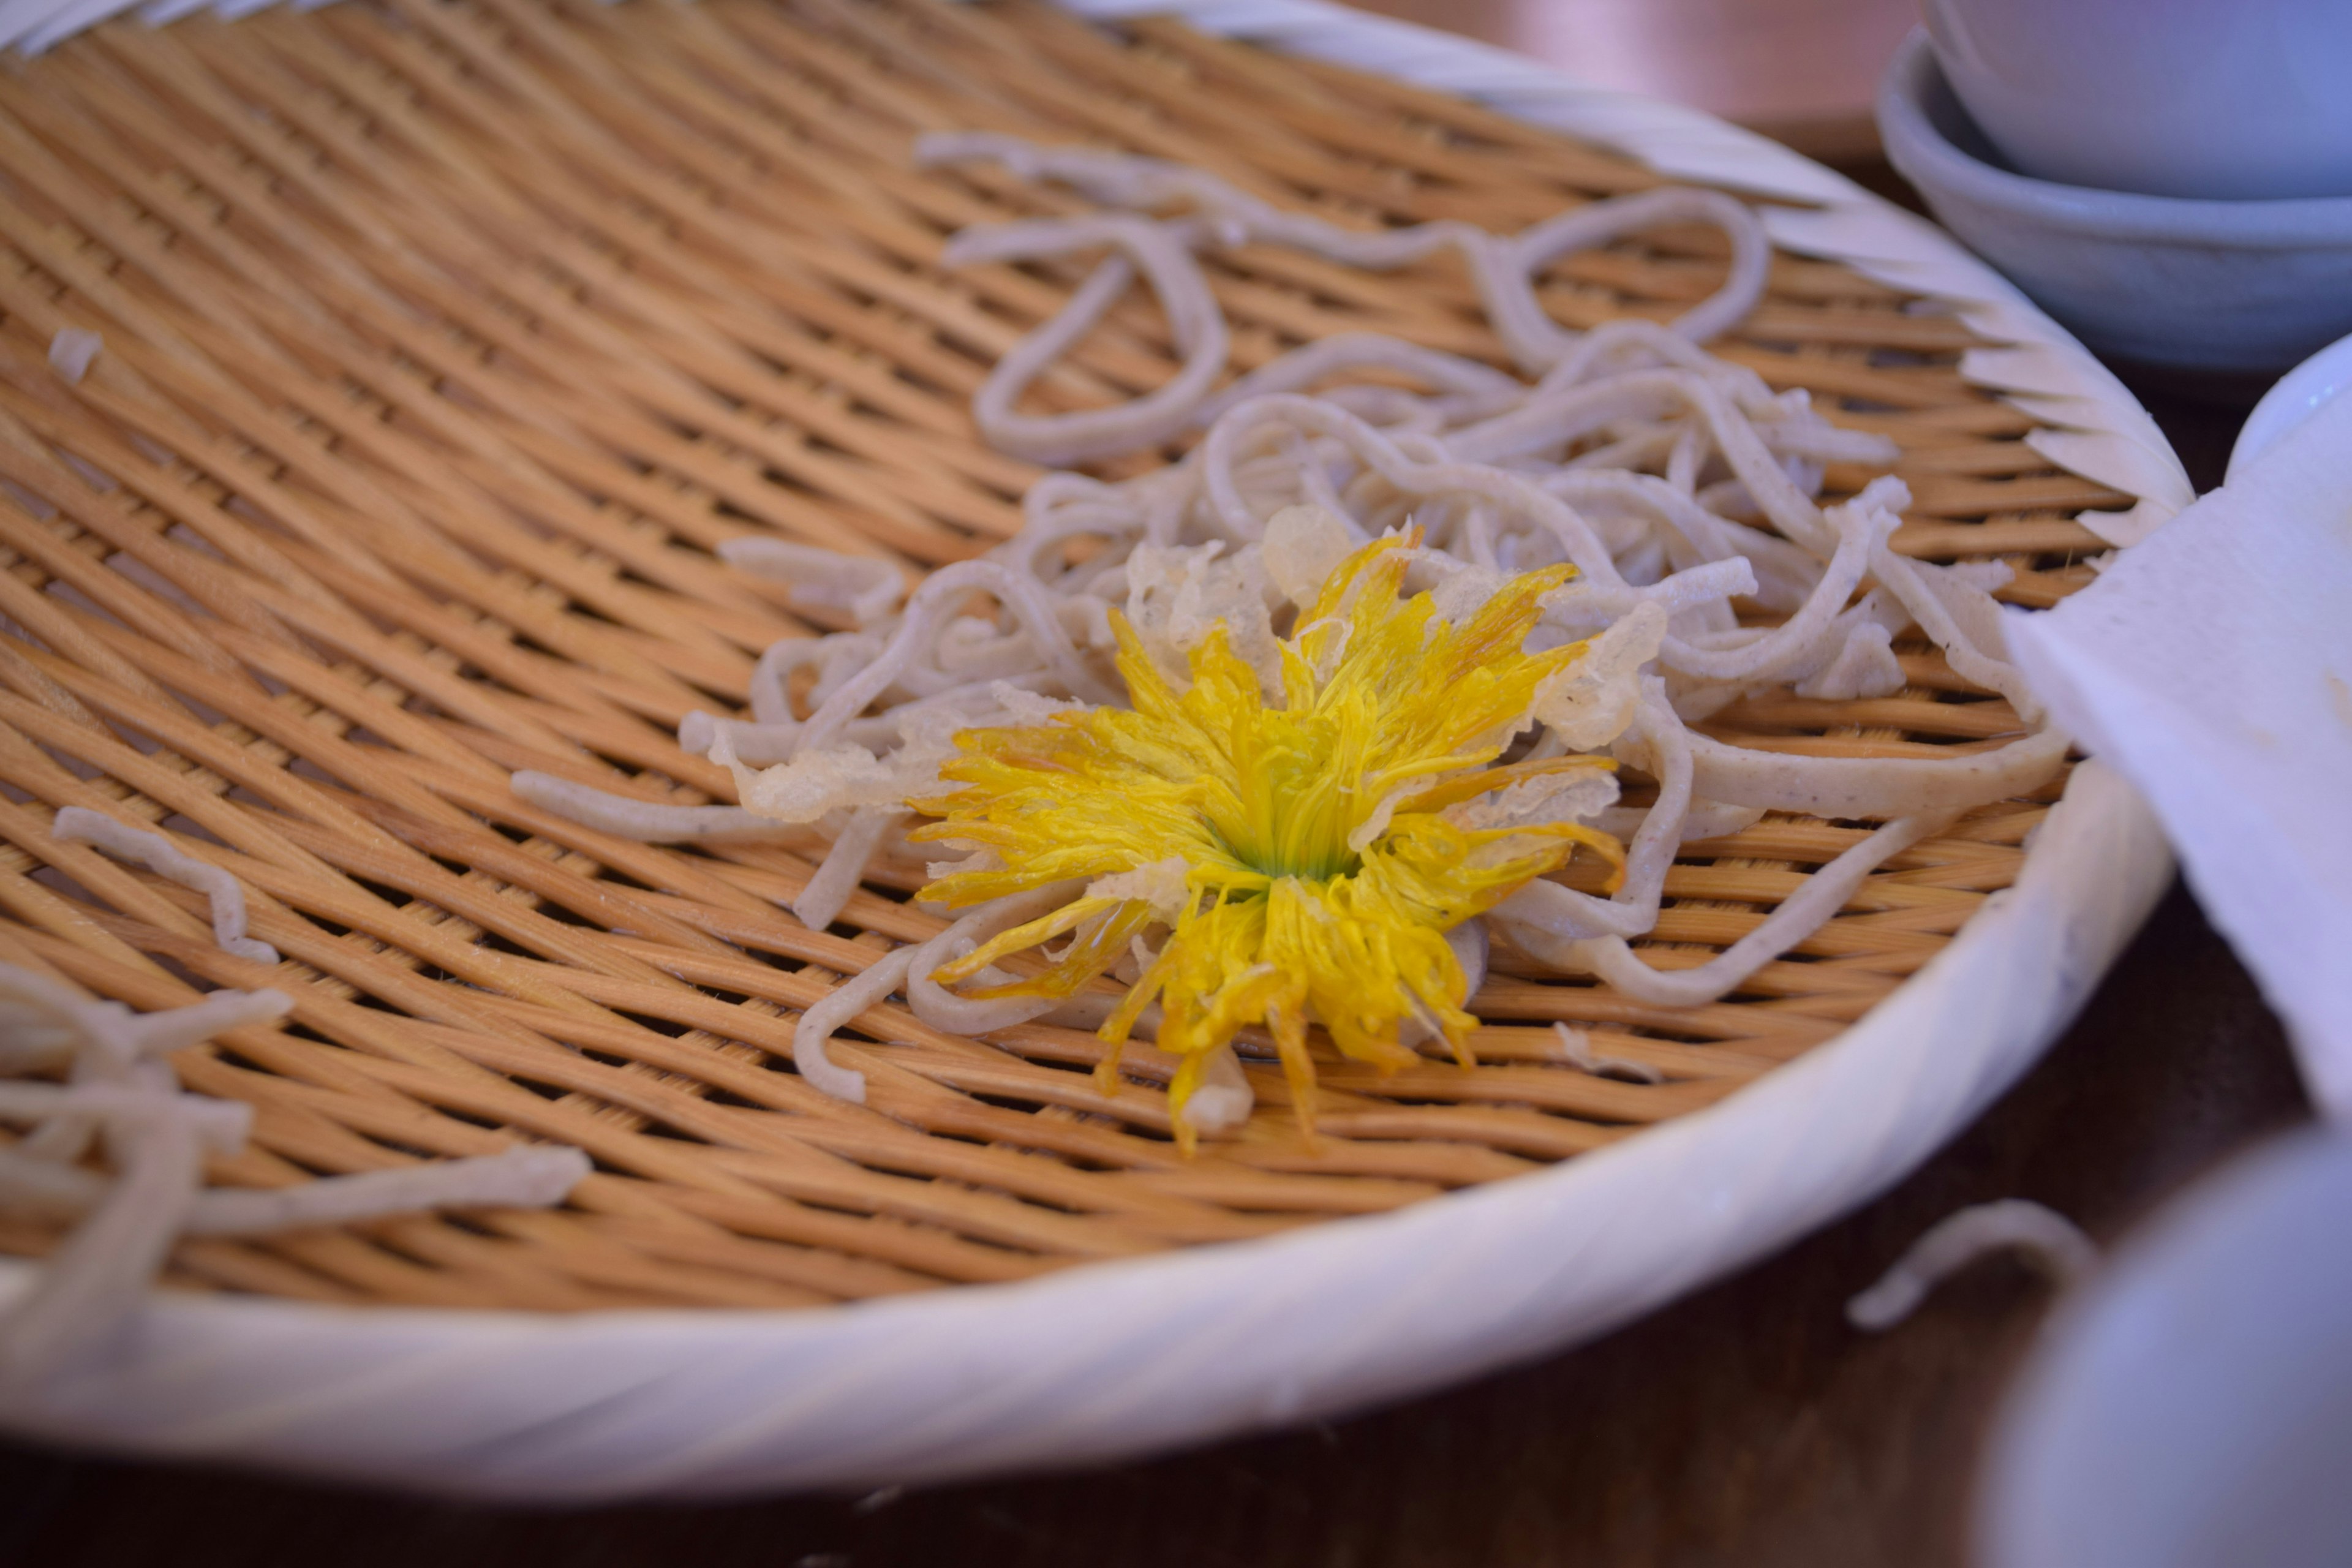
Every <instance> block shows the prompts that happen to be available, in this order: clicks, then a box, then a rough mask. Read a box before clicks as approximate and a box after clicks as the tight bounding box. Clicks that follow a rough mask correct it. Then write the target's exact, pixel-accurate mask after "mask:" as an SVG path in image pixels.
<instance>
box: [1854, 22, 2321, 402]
mask: <svg viewBox="0 0 2352 1568" xmlns="http://www.w3.org/2000/svg"><path fill="white" fill-rule="evenodd" d="M1926 10H1927V23H1928V26H1927V29H1926V30H1924V31H1920V32H1915V33H1914V34H1913V35H1912V36H1911V37H1910V38H1909V39H1908V40H1907V41H1906V43H1905V45H1904V47H1903V48H1902V50H1901V51H1900V52H1899V53H1898V55H1897V56H1896V58H1895V63H1894V65H1893V66H1892V67H1891V68H1889V70H1888V73H1887V76H1886V80H1885V84H1884V86H1883V87H1882V88H1881V89H1880V93H1879V100H1878V122H1879V129H1880V132H1881V134H1882V135H1883V136H1884V137H1885V143H1886V151H1887V156H1888V157H1889V158H1890V159H1891V160H1892V161H1893V162H1894V164H1895V167H1896V168H1897V169H1898V170H1900V171H1901V172H1902V174H1904V176H1905V177H1906V178H1907V179H1908V180H1910V181H1911V183H1912V184H1915V185H1916V186H1917V187H1918V189H1919V190H1920V192H1921V194H1922V195H1925V196H1926V198H1927V205H1929V206H1930V207H1931V208H1932V209H1933V210H1934V212H1935V215H1936V216H1937V218H1939V219H1940V220H1942V222H1943V223H1944V225H1945V226H1946V227H1948V228H1949V229H1950V230H1951V231H1952V232H1953V233H1954V234H1956V235H1958V237H1960V238H1961V239H1962V240H1964V241H1965V242H1967V244H1968V245H1969V247H1972V248H1973V249H1975V250H1976V251H1977V252H1978V253H1979V254H1980V255H1982V256H1983V257H1984V258H1986V259H1987V260H1989V261H1990V262H1991V263H1992V264H1993V265H1994V266H1995V267H1997V268H2000V270H2001V271H2002V272H2004V273H2006V274H2008V276H2009V277H2010V279H2011V280H2012V281H2014V282H2015V283H2016V284H2017V285H2018V286H2019V287H2020V288H2021V289H2023V290H2024V291H2025V292H2026V293H2027V294H2029V295H2031V296H2032V298H2033V299H2034V300H2035V301H2037V302H2038V303H2039V304H2041V305H2042V308H2043V309H2044V310H2048V311H2049V312H2050V313H2051V314H2052V315H2053V316H2054V317H2056V318H2057V319H2058V320H2059V321H2060V322H2062V323H2063V324H2064V325H2065V326H2066V327H2067V328H2069V329H2070V330H2072V331H2074V333H2075V334H2076V335H2077V336H2079V337H2080V338H2082V340H2083V341H2084V342H2085V343H2087V344H2089V345H2090V346H2091V347H2092V348H2093V349H2095V350H2096V351H2097V352H2098V353H2101V354H2103V355H2105V356H2107V357H2109V358H2112V359H2117V360H2123V361H2127V362H2131V363H2137V364H2139V365H2146V366H2151V367H2158V366H2160V367H2164V368H2167V369H2170V370H2176V371H2186V372H2193V373H2200V374H2202V375H2204V376H2206V377H2208V378H2211V377H2214V376H2215V375H2216V374H2217V373H2218V374H2219V375H2221V376H2222V377H2225V378H2226V377H2229V376H2236V377H2241V378H2242V377H2248V376H2253V377H2262V378H2264V379H2267V378H2268V377H2269V376H2271V375H2274V374H2277V373H2278V372H2280V371H2283V370H2284V369H2285V368H2286V367H2287V366H2289V365H2291V364H2294V363H2296V362H2297V361H2299V360H2301V359H2303V358H2305V356H2306V355H2308V354H2310V353H2313V352H2315V350H2317V349H2318V348H2320V347H2321V346H2322V345H2323V344H2326V343H2327V342H2331V341H2333V340H2334V339H2336V338H2339V337H2342V336H2344V335H2345V334H2346V333H2347V332H2352V5H2346V4H2343V3H2342V0H2242V4H2231V5H2211V4H2200V3H2199V0H2154V3H2149V0H1927V5H1926Z"/></svg>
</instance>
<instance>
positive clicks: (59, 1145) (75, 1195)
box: [0, 964, 589, 1380]
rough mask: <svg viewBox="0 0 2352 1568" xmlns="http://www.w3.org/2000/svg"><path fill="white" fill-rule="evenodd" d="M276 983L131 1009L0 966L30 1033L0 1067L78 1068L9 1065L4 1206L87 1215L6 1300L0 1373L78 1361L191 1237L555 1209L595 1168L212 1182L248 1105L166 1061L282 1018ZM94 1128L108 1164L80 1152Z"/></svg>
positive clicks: (14, 1012) (532, 1165)
mask: <svg viewBox="0 0 2352 1568" xmlns="http://www.w3.org/2000/svg"><path fill="white" fill-rule="evenodd" d="M290 1005H291V1003H290V1002H289V998H288V997H287V996H286V994H284V993H283V992H278V991H255V992H244V991H216V992H215V993H213V994H211V995H208V996H206V997H205V998H204V999H203V1000H201V1001H199V1002H196V1003H194V1004H193V1005H189V1006H185V1007H176V1008H172V1009H169V1010H167V1011H163V1012H159V1013H147V1014H135V1013H132V1012H131V1010H130V1009H129V1008H127V1007H125V1006H123V1005H121V1004H120V1003H115V1002H93V1001H90V1000H89V999H88V998H86V997H84V996H83V995H81V994H79V992H77V991H76V990H74V988H73V987H71V986H69V985H66V984H62V983H60V982H58V981H56V980H53V979H51V978H49V977H48V976H47V975H44V974H41V973H37V972H35V971H31V970H25V969H19V968H16V967H15V966H14V965H9V964H0V1030H5V1032H6V1033H7V1034H9V1035H13V1036H16V1037H17V1039H16V1040H13V1041H11V1042H10V1044H12V1045H16V1044H18V1043H19V1042H21V1041H25V1040H29V1041H30V1044H29V1045H28V1046H23V1047H21V1048H17V1049H15V1050H12V1051H10V1052H9V1053H8V1054H7V1055H6V1056H5V1058H0V1068H5V1070H12V1071H22V1070H26V1069H28V1068H59V1067H62V1068H65V1069H66V1073H67V1079H68V1081H67V1082H64V1083H53V1082H46V1081H39V1080H26V1079H0V1122H7V1123H12V1124H16V1125H21V1126H28V1127H30V1128H31V1129H32V1131H30V1132H28V1133H27V1134H26V1136H25V1137H24V1138H22V1139H21V1140H19V1141H18V1142H16V1144H15V1145H14V1146H13V1147H6V1148H0V1211H5V1212H8V1213H14V1214H17V1215H26V1216H28V1217H32V1218H37V1219H47V1220H54V1221H61V1222H68V1223H71V1222H79V1223H77V1224H76V1225H75V1228H74V1230H73V1231H72V1232H71V1234H70V1235H68V1237H66V1239H65V1241H64V1242H63V1243H62V1244H61V1245H60V1246H59V1247H58V1250H57V1251H56V1252H55V1253H54V1254H52V1255H51V1256H50V1258H48V1259H47V1262H46V1263H44V1264H43V1265H42V1267H41V1269H40V1273H39V1277H38V1278H37V1280H36V1281H35V1282H34V1283H33V1284H32V1286H31V1287H30V1288H29V1289H26V1291H25V1292H24V1293H23V1294H22V1295H20V1296H18V1297H17V1298H16V1300H13V1301H11V1302H9V1303H8V1304H7V1306H6V1307H5V1309H0V1378H5V1379H8V1380H20V1379H24V1378H27V1377H33V1376H37V1375H40V1374H43V1373H49V1372H53V1371H58V1370H61V1369H64V1368H67V1367H69V1366H72V1365H76V1364H79V1363H81V1362H82V1361H83V1360H85V1359H86V1358H87V1357H89V1355H91V1354H93V1353H95V1352H97V1351H98V1350H100V1348H101V1347H102V1345H103V1342H104V1341H105V1340H106V1338H107V1337H108V1336H109V1335H110V1334H111V1333H112V1332H113V1331H115V1330H116V1329H117V1328H118V1327H120V1326H121V1324H122V1322H123V1321H125V1320H126V1319H127V1318H128V1317H129V1316H130V1315H131V1313H133V1312H134V1311H136V1310H138V1307H139V1304H140V1301H141V1300H142V1295H143V1292H144V1291H145V1289H146V1288H147V1285H148V1283H149V1282H150V1281H151V1280H152V1279H153V1278H154V1275H155V1273H156V1271H157V1270H158V1269H159V1268H161V1267H162V1266H163V1259H164V1258H165V1257H166V1256H167V1255H168V1254H169V1253H170V1251H171V1248H172V1246H173V1242H175V1241H176V1240H177V1239H178V1238H179V1237H182V1236H190V1235H213V1236H230V1235H236V1236H244V1235H253V1234H257V1233H260V1232H265V1231H270V1230H280V1229H285V1228H288V1227H289V1226H311V1225H335V1224H341V1223H342V1222H344V1221H346V1220H352V1219H363V1218H368V1217H372V1216H376V1215H388V1214H402V1213H413V1212H415V1211H416V1210H419V1209H424V1208H438V1207H459V1206H463V1207H476V1206H511V1205H532V1206H545V1205H551V1204H557V1203H561V1202H562V1201H563V1199H564V1198H565V1197H566V1196H568V1195H569V1194H570V1193H571V1191H572V1188H573V1187H574V1186H575V1185H577V1184H578V1183H579V1181H580V1179H581V1178H582V1177H583V1176H584V1175H585V1174H587V1173H588V1169H589V1163H588V1157H587V1156H586V1155H585V1154H583V1153H582V1152H580V1151H579V1150H576V1149H564V1148H538V1149H518V1150H514V1151H510V1152H507V1153H503V1154H496V1155H490V1156H488V1157H485V1158H481V1159H473V1160H453V1161H443V1162H437V1163H428V1164H422V1165H416V1166H413V1167H409V1168H405V1169H402V1170H396V1171H379V1172H371V1173H366V1174H363V1175H356V1176H331V1177H326V1178H323V1179H320V1180H316V1181H311V1182H306V1183H302V1184H298V1185H295V1186H291V1187H287V1188H282V1189H277V1190H272V1191H266V1192H265V1191H250V1190H244V1189H235V1188H216V1189H210V1190H207V1189H205V1187H204V1186H203V1181H204V1156H205V1154H206V1153H207V1152H210V1153H215V1154H233V1153H236V1152H237V1151H238V1150H240V1149H242V1148H243V1147H244V1145H245V1141H246V1138H247V1134H248V1132H249V1131H250V1130H251V1127H252V1122H253V1110H252V1107H250V1106H247V1105H245V1104H241V1103H239V1102H237V1101H235V1100H213V1099H208V1098H205V1097H204V1096H201V1095H195V1094H189V1093H185V1092H184V1091H182V1089H180V1087H179V1080H178V1078H177V1077H176V1075H174V1074H173V1071H172V1068H171V1067H170V1064H169V1062H168V1061H167V1060H166V1059H165V1058H168V1057H169V1056H170V1055H171V1054H172V1053H173V1052H175V1051H179V1050H183V1049H185V1048H187V1047H191V1046H196V1045H201V1044H203V1043H204V1042H205V1041H206V1040H209V1039H211V1038H212V1037H215V1035H217V1034H219V1033H220V1032H221V1031H223V1030H225V1029H231V1028H236V1027H240V1026H247V1025H253V1024H259V1023H264V1022H267V1021H268V1020H271V1019H275V1018H278V1017H280V1016H283V1015H284V1014H285V1013H286V1011H287V1010H288V1008H289V1006H290ZM94 1139H95V1140H96V1141H97V1142H98V1143H99V1146H100V1152H102V1153H103V1155H104V1157H105V1161H106V1163H107V1165H108V1166H109V1167H110V1171H111V1173H107V1172H102V1171H100V1170H97V1169H94V1168H92V1167H91V1166H89V1165H88V1164H84V1163H80V1162H81V1161H83V1159H84V1158H85V1157H86V1156H87V1155H88V1154H89V1152H91V1145H92V1142H93V1140H94Z"/></svg>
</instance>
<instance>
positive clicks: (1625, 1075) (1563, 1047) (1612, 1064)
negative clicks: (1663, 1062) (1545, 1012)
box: [1551, 1024, 1666, 1084]
mask: <svg viewBox="0 0 2352 1568" xmlns="http://www.w3.org/2000/svg"><path fill="white" fill-rule="evenodd" d="M1551 1033H1552V1038H1553V1039H1554V1040H1555V1041H1557V1042H1558V1044H1559V1059H1560V1060H1562V1061H1564V1062H1566V1063H1568V1065H1569V1066H1570V1067H1572V1068H1579V1069H1580V1070H1581V1071H1584V1072H1589V1073H1591V1075H1592V1076H1593V1077H1595V1078H1614V1079H1623V1080H1625V1081H1626V1082H1628V1083H1652V1084H1655V1083H1664V1082H1665V1081H1666V1075H1665V1074H1664V1073H1662V1072H1660V1071H1659V1070H1658V1069H1657V1068H1654V1067H1652V1066H1651V1065H1650V1064H1649V1063H1648V1062H1631V1061H1627V1060H1626V1059H1625V1058H1622V1057H1603V1056H1595V1055H1594V1054H1593V1051H1592V1037H1591V1036H1590V1035H1588V1034H1586V1033H1585V1032H1584V1031H1583V1030H1581V1029H1571V1028H1570V1027H1569V1026H1567V1025H1566V1024H1554V1025H1553V1026H1551Z"/></svg>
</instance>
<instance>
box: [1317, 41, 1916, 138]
mask: <svg viewBox="0 0 2352 1568" xmlns="http://www.w3.org/2000/svg"><path fill="white" fill-rule="evenodd" d="M1351 3H1352V4H1354V5H1358V6H1360V8H1361V9H1363V10H1367V11H1378V12H1380V13H1381V14H1382V15H1384V16H1401V17H1402V18H1404V19H1405V20H1406V21H1409V22H1419V23H1421V24H1422V25H1423V26H1431V27H1443V28H1445V29H1446V30H1448V31H1449V32H1455V33H1467V34H1468V35H1470V36H1471V37H1475V38H1481V39H1484V40H1485V41H1486V42H1487V43H1490V44H1500V45H1502V46H1503V47H1506V48H1512V49H1517V50H1518V51H1519V52H1521V53H1522V54H1529V55H1533V56H1535V57H1536V58H1538V59H1541V60H1546V61H1549V63H1551V64H1553V65H1556V66H1559V67H1560V68H1563V69H1566V70H1571V71H1574V72H1575V73H1576V74H1577V75H1579V76H1580V77H1582V78H1584V79H1586V80H1587V81H1591V82H1594V83H1597V84H1598V85H1600V86H1602V87H1611V88H1618V89H1622V90H1624V91H1627V92H1638V93H1645V94H1647V95H1649V96H1651V97H1654V98H1664V99H1671V100H1675V102H1678V103H1687V104H1689V105H1691V106H1692V107H1693V108H1696V109H1704V110H1707V111H1708V112H1709V113H1711V114H1719V115H1721V116H1722V117H1723V118H1724V119H1726V120H1729V121H1734V122H1736V123H1738V124H1740V125H1745V126H1747V127H1748V129H1750V130H1752V131H1759V132H1763V133H1764V134H1765V135H1767V136H1769V137H1772V138H1773V139H1774V140H1776V141H1780V142H1787V143H1788V144H1789V145H1790V146H1792V147H1794V148H1796V149H1797V150H1798V151H1799V152H1801V153H1804V154H1805V155H1806V156H1807V157H1811V158H1818V159H1820V160H1821V161H1822V163H1829V164H1832V165H1834V166H1837V167H1839V168H1841V169H1848V172H1853V171H1852V170H1851V169H1850V168H1849V165H1857V164H1858V165H1864V172H1868V169H1867V166H1868V165H1870V164H1873V163H1876V162H1877V161H1878V158H1879V152H1878V132H1877V131H1876V129H1875V128H1874V127H1873V125H1872V124H1871V116H1870V106H1871V98H1872V95H1873V94H1874V93H1875V92H1876V91H1877V89H1878V78H1879V75H1880V73H1881V72H1883V71H1884V70H1885V68H1886V62H1887V61H1888V60H1889V59H1890V58H1893V57H1894V54H1895V45H1896V44H1898V43H1900V42H1901V41H1902V39H1903V35H1904V34H1905V33H1906V32H1908V31H1909V30H1910V29H1911V28H1912V27H1913V26H1916V25H1917V23H1918V20H1919V8H1918V5H1917V4H1916V0H1763V3H1759V0H1351ZM1865 183H1870V182H1865Z"/></svg>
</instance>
